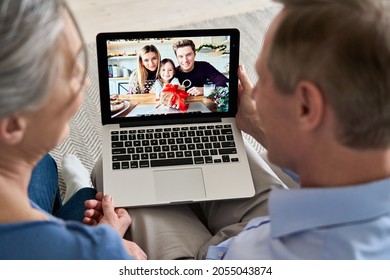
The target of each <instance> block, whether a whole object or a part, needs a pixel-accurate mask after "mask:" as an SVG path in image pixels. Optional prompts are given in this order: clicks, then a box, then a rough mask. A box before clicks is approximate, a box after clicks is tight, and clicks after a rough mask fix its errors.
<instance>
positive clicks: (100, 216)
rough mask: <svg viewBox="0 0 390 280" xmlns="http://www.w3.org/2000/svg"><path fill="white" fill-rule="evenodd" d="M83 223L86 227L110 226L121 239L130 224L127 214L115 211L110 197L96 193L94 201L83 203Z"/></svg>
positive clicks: (118, 209) (121, 210) (120, 210)
mask: <svg viewBox="0 0 390 280" xmlns="http://www.w3.org/2000/svg"><path fill="white" fill-rule="evenodd" d="M84 205H85V208H87V210H86V211H85V212H84V219H83V222H84V223H85V224H88V225H98V224H107V225H110V226H112V227H113V228H114V229H116V230H117V231H118V233H119V234H120V235H121V236H122V237H123V236H124V235H125V233H126V231H127V229H128V228H129V226H130V224H131V217H130V215H129V213H128V212H127V211H126V210H125V209H123V208H117V209H115V207H114V203H113V201H112V197H111V196H110V195H103V193H101V192H98V193H97V194H96V199H91V200H87V201H85V203H84Z"/></svg>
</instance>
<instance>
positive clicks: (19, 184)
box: [0, 0, 146, 259]
mask: <svg viewBox="0 0 390 280" xmlns="http://www.w3.org/2000/svg"><path fill="white" fill-rule="evenodd" d="M0 34H1V41H2V42H1V45H0V259H131V258H139V259H145V258H146V255H145V253H144V252H143V251H142V250H141V249H140V248H139V247H138V246H137V245H136V244H135V243H133V242H130V241H127V240H124V239H123V235H124V232H125V230H126V229H127V228H128V227H129V225H130V223H131V218H130V216H129V215H128V214H127V212H126V211H125V210H123V209H116V210H114V205H113V202H112V199H111V197H110V196H109V195H105V196H103V195H102V194H101V193H98V194H96V191H95V190H94V189H92V188H88V189H82V190H80V191H78V192H76V193H75V194H74V195H73V196H72V197H71V198H70V199H69V200H68V201H67V203H65V204H64V205H61V204H62V202H61V199H60V197H59V195H58V183H57V178H58V177H57V168H56V165H55V162H54V160H53V159H52V158H51V157H50V156H49V155H48V152H49V151H50V150H52V149H53V148H55V147H56V146H57V145H58V144H59V143H60V142H61V141H63V139H64V138H65V137H67V135H68V133H69V127H68V121H69V119H70V118H71V117H72V116H73V115H74V114H75V113H76V111H77V110H78V108H79V106H80V104H81V102H82V96H83V91H84V89H85V87H86V86H87V84H88V79H87V77H86V65H87V59H86V49H85V46H84V43H83V40H82V37H81V35H80V30H79V28H78V26H77V24H76V23H75V21H74V18H73V16H72V14H71V12H70V11H69V9H68V6H67V5H66V3H65V2H64V1H61V0H52V1H48V0H1V1H0ZM21 80H22V81H23V82H20V81H21ZM95 195H96V198H97V199H96V200H94V201H96V203H98V204H99V205H96V206H95V209H100V212H99V216H94V217H91V219H90V220H88V218H87V216H86V217H84V213H83V210H82V209H83V204H84V201H85V200H86V199H89V198H95ZM77 211H79V213H77ZM52 213H54V215H55V216H54V215H52ZM96 213H98V212H96V211H95V214H96ZM59 218H64V219H66V220H82V219H83V218H84V222H85V223H87V224H96V223H97V224H98V225H96V226H90V225H85V224H82V223H80V222H75V221H65V220H61V219H59ZM91 220H92V221H93V222H91Z"/></svg>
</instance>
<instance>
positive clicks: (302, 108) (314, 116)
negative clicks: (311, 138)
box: [295, 81, 326, 131]
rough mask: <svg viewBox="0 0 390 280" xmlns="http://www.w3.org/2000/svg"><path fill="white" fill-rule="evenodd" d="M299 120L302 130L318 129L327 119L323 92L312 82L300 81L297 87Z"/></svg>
mask: <svg viewBox="0 0 390 280" xmlns="http://www.w3.org/2000/svg"><path fill="white" fill-rule="evenodd" d="M295 94H296V97H297V102H298V103H297V104H298V119H299V124H300V126H301V128H302V129H304V130H306V131H309V130H313V129H316V128H317V127H318V126H319V125H320V124H321V122H322V121H323V120H324V117H325V105H326V104H325V99H324V95H323V93H322V92H321V90H320V89H319V88H318V87H317V86H316V85H315V84H313V83H312V82H309V81H300V82H299V83H298V84H297V86H296V87H295Z"/></svg>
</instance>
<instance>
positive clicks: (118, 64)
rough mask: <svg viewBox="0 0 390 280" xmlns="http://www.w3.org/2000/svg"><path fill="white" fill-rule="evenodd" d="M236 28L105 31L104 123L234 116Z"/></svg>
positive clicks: (100, 39) (101, 61)
mask: <svg viewBox="0 0 390 280" xmlns="http://www.w3.org/2000/svg"><path fill="white" fill-rule="evenodd" d="M238 45H239V32H238V30H236V29H207V30H175V31H155V32H153V31H149V32H125V33H100V34H98V36H97V50H98V67H99V85H100V101H101V111H102V120H103V124H106V123H122V122H134V121H137V120H138V121H139V120H141V119H142V120H144V119H155V120H157V119H158V120H160V119H174V118H190V119H194V118H195V119H196V118H201V117H203V118H208V117H210V116H219V117H227V116H234V115H235V113H236V110H237V108H236V107H237V104H236V102H237V73H236V72H237V67H238Z"/></svg>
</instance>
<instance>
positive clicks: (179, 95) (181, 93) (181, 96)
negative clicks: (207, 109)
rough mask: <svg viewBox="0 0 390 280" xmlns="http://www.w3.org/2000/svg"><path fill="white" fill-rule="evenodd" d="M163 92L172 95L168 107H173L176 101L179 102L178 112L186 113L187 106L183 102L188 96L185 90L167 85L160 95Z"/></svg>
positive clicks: (177, 86)
mask: <svg viewBox="0 0 390 280" xmlns="http://www.w3.org/2000/svg"><path fill="white" fill-rule="evenodd" d="M164 92H171V93H172V98H171V102H170V103H171V104H169V105H170V106H173V105H175V104H176V100H179V110H180V111H182V112H185V111H187V109H188V106H189V104H188V103H185V101H186V98H187V97H188V96H189V94H188V93H187V92H186V91H185V90H182V89H180V88H179V85H174V84H167V85H165V87H164V89H163V90H162V93H164Z"/></svg>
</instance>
